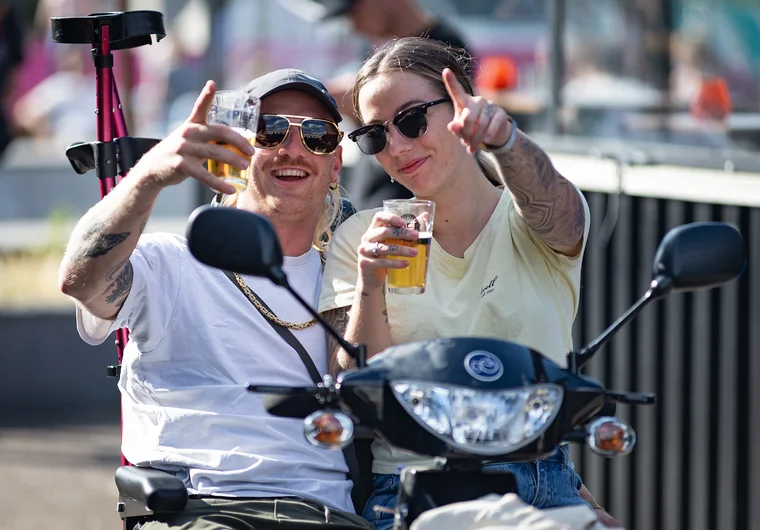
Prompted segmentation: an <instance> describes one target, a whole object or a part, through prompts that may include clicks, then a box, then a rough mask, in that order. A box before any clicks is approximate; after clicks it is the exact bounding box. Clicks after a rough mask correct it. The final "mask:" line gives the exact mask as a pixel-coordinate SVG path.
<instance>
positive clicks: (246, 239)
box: [186, 206, 366, 368]
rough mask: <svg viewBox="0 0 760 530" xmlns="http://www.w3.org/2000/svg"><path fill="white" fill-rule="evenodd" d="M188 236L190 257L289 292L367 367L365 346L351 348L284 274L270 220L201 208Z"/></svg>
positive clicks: (229, 210)
mask: <svg viewBox="0 0 760 530" xmlns="http://www.w3.org/2000/svg"><path fill="white" fill-rule="evenodd" d="M186 235H187V246H188V247H189V248H190V253H191V254H192V255H193V256H195V259H197V260H198V261H200V262H201V263H203V264H204V265H210V266H211V267H215V268H217V269H222V270H225V271H230V272H237V273H239V274H248V275H251V276H263V277H264V278H269V279H270V280H272V282H273V283H274V284H276V285H279V286H280V287H284V288H285V289H287V290H288V292H290V294H292V295H293V297H295V299H296V300H298V303H300V304H301V306H303V308H304V309H306V310H307V311H308V312H309V313H311V315H312V316H313V317H314V318H316V319H317V321H318V322H319V323H320V325H321V326H322V327H323V328H325V330H326V331H327V333H329V334H330V336H332V337H333V338H334V339H335V340H336V341H337V343H338V344H340V346H341V347H342V348H343V349H344V350H346V352H348V354H349V355H351V356H352V357H353V358H354V360H356V363H357V366H358V367H359V368H363V367H364V366H365V365H366V348H365V347H364V345H361V344H350V343H348V342H347V341H346V340H344V339H343V337H342V336H341V335H340V333H338V332H337V331H335V329H333V328H332V327H331V326H329V325H328V324H327V323H326V322H325V321H324V319H323V318H322V317H321V316H320V315H319V314H318V313H317V311H316V310H315V309H314V308H313V307H311V305H309V303H308V302H306V300H304V299H303V297H301V295H300V294H298V293H297V292H296V291H295V290H294V289H293V287H292V286H291V285H290V283H289V282H288V276H287V274H285V271H283V270H282V264H283V256H282V247H281V246H280V240H279V239H278V238H277V232H275V230H274V226H272V223H270V222H269V220H268V219H267V218H266V217H263V216H261V215H258V214H255V213H252V212H247V211H245V210H238V209H237V208H220V207H213V206H200V207H199V208H196V209H195V211H194V212H193V213H192V214H191V215H190V219H189V220H188V224H187V231H186Z"/></svg>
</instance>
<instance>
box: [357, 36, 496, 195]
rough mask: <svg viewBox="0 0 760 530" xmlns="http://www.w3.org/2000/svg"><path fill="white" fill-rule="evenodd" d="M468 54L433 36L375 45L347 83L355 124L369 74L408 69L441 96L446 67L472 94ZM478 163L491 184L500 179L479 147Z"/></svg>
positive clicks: (359, 115) (361, 121)
mask: <svg viewBox="0 0 760 530" xmlns="http://www.w3.org/2000/svg"><path fill="white" fill-rule="evenodd" d="M471 62H472V57H471V56H470V54H469V53H467V51H466V50H464V49H463V48H454V47H452V46H449V45H448V44H445V43H443V42H441V41H438V40H435V39H429V38H425V37H403V38H400V39H393V40H391V41H389V42H387V43H385V44H384V45H382V46H380V47H379V48H377V49H376V50H375V52H374V54H373V55H372V56H371V57H370V58H369V59H367V61H366V62H365V63H364V64H363V65H362V67H361V69H359V72H358V73H357V74H356V77H355V78H354V82H353V85H352V86H351V89H350V90H351V100H352V103H353V107H354V114H356V117H357V119H358V120H359V123H361V124H364V121H363V119H362V115H361V111H360V110H359V92H360V91H361V89H362V87H363V86H364V85H366V84H367V83H368V82H369V81H370V80H371V79H372V78H373V77H375V76H377V75H380V74H383V73H387V72H412V73H413V74H417V75H418V76H420V77H422V78H424V79H426V80H427V81H428V82H429V83H430V84H431V85H432V87H433V88H434V89H435V90H436V91H437V92H438V93H439V94H440V95H441V96H447V95H448V91H447V90H446V85H444V83H443V77H442V74H443V70H444V69H445V68H448V69H450V70H451V71H452V72H453V73H454V75H455V76H456V78H457V80H458V81H459V82H460V83H461V85H462V87H463V88H464V90H465V91H466V92H467V93H468V94H470V95H471V96H472V95H475V90H474V88H473V83H472V78H471V77H470V74H468V73H467V71H468V68H469V66H470V63H471ZM475 159H476V160H477V162H478V166H479V167H480V170H481V171H482V172H483V174H484V175H485V176H486V178H487V179H488V180H489V181H490V182H491V183H492V184H493V185H494V186H501V185H503V182H502V180H501V177H500V176H499V172H498V170H497V169H496V166H495V165H494V164H493V162H492V161H491V159H490V158H489V157H488V155H486V153H484V152H483V151H482V150H479V151H478V152H477V154H476V155H475Z"/></svg>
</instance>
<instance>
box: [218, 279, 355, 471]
mask: <svg viewBox="0 0 760 530" xmlns="http://www.w3.org/2000/svg"><path fill="white" fill-rule="evenodd" d="M223 272H224V275H225V276H227V278H228V279H229V280H230V281H231V282H232V285H234V286H235V287H237V288H238V291H240V292H241V293H243V296H245V299H246V300H248V301H249V302H250V300H249V299H248V296H247V295H246V294H245V291H243V288H242V287H241V286H240V285H239V284H238V282H237V281H235V276H234V275H233V274H232V273H231V272H229V271H223ZM249 289H250V287H249ZM259 302H260V303H261V305H262V306H264V307H265V308H266V309H267V310H268V311H269V312H270V313H273V311H272V310H271V309H270V308H269V306H267V305H266V304H265V303H264V300H262V299H261V297H259ZM251 305H253V302H251ZM257 311H258V309H257ZM264 320H266V321H267V322H269V324H270V325H271V326H272V327H273V328H274V330H275V331H276V332H277V333H278V334H279V335H280V337H282V338H283V339H284V340H285V342H287V343H288V344H289V345H290V346H291V348H293V349H294V350H295V351H296V353H298V356H299V357H300V358H301V361H303V364H304V365H306V370H307V371H308V372H309V375H310V376H311V379H312V381H314V384H315V385H318V384H319V383H321V382H322V376H321V375H320V374H319V370H317V365H315V364H314V360H313V359H312V358H311V356H310V355H309V352H307V351H306V348H304V347H303V344H301V342H300V341H299V340H298V339H297V338H296V336H295V335H293V332H292V331H290V330H289V329H288V328H286V327H284V326H280V325H279V324H276V323H274V322H272V321H271V320H269V319H268V318H266V317H264ZM343 456H344V458H345V459H346V465H347V466H348V476H349V478H350V479H351V480H352V481H353V483H354V484H356V483H357V481H358V480H359V460H358V459H357V457H356V452H355V451H354V446H353V444H352V445H349V446H348V447H344V448H343Z"/></svg>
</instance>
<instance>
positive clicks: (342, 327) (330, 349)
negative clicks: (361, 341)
mask: <svg viewBox="0 0 760 530" xmlns="http://www.w3.org/2000/svg"><path fill="white" fill-rule="evenodd" d="M322 318H324V319H325V322H327V324H328V325H329V326H330V327H332V328H333V329H334V330H335V331H337V332H338V335H340V336H341V337H345V336H346V328H347V327H348V307H339V308H337V309H331V310H330V311H325V312H324V313H323V314H322ZM341 350H342V348H341V347H340V344H338V341H336V340H335V339H334V338H333V337H331V336H330V335H327V368H328V370H329V372H330V373H331V374H333V375H336V374H338V373H339V372H340V371H341V370H343V369H345V368H348V366H343V365H342V364H345V363H341V359H340V358H339V355H340V352H341Z"/></svg>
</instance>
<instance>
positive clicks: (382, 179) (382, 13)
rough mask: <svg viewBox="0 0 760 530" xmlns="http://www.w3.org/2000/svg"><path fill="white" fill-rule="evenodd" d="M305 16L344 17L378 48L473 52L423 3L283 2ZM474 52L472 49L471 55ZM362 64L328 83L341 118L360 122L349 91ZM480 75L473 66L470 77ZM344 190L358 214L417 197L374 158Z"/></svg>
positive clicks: (360, 165) (352, 174)
mask: <svg viewBox="0 0 760 530" xmlns="http://www.w3.org/2000/svg"><path fill="white" fill-rule="evenodd" d="M281 1H282V3H283V4H284V5H285V6H286V7H288V8H289V9H290V10H292V11H293V12H294V13H296V14H299V15H300V16H313V17H314V18H317V19H318V20H321V21H327V20H331V19H335V18H337V17H344V18H345V19H346V20H347V21H348V23H349V24H350V26H351V28H352V29H353V31H354V32H355V33H356V34H358V35H360V36H362V37H364V38H365V39H366V40H367V41H368V42H369V43H370V45H372V46H376V45H380V44H383V43H384V42H386V41H387V40H389V39H393V38H397V37H428V38H430V39H435V40H439V41H441V42H445V43H446V44H448V45H449V46H452V47H455V48H464V49H467V48H468V46H467V44H466V43H465V41H464V39H463V37H462V36H461V35H460V34H459V33H458V32H457V31H456V30H455V29H454V28H453V27H452V26H451V25H449V24H447V23H446V22H445V21H444V20H442V19H441V18H440V17H437V16H434V15H433V14H431V13H429V12H428V11H427V10H425V9H424V8H423V7H422V5H420V3H419V2H418V1H417V0H383V1H378V0H281ZM468 51H469V50H468ZM359 66H360V63H358V62H357V63H352V64H350V65H347V66H346V67H345V68H343V69H341V70H340V71H338V72H336V73H335V75H334V76H333V77H332V78H331V79H328V80H327V81H326V82H325V85H326V86H327V88H328V90H329V91H330V93H331V94H333V95H334V96H335V99H336V100H337V101H338V105H339V108H340V111H341V114H342V115H343V116H344V117H345V118H347V119H350V120H352V121H353V122H354V123H356V118H355V116H354V111H353V108H352V105H351V97H350V93H349V87H350V86H351V83H352V82H353V79H354V76H355V74H356V72H357V71H358V70H359ZM473 70H474V68H473V65H470V72H469V73H472V72H473ZM341 186H343V188H344V189H345V190H346V193H347V194H348V197H349V198H350V199H351V201H352V202H353V203H354V205H355V206H356V208H357V209H358V210H364V209H368V208H375V207H378V206H381V205H382V203H383V200H384V199H402V198H409V197H411V196H412V194H411V192H410V191H409V190H407V189H406V188H404V187H403V186H402V185H401V184H399V183H398V182H395V181H394V180H393V179H392V178H391V177H390V176H389V175H388V173H386V172H385V170H384V169H383V168H382V166H380V164H379V163H378V162H377V161H376V160H375V158H374V157H367V156H362V157H359V158H358V159H357V160H356V162H355V164H354V165H353V166H352V167H351V168H350V170H349V171H348V172H347V174H346V175H344V177H343V178H342V180H341Z"/></svg>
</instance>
